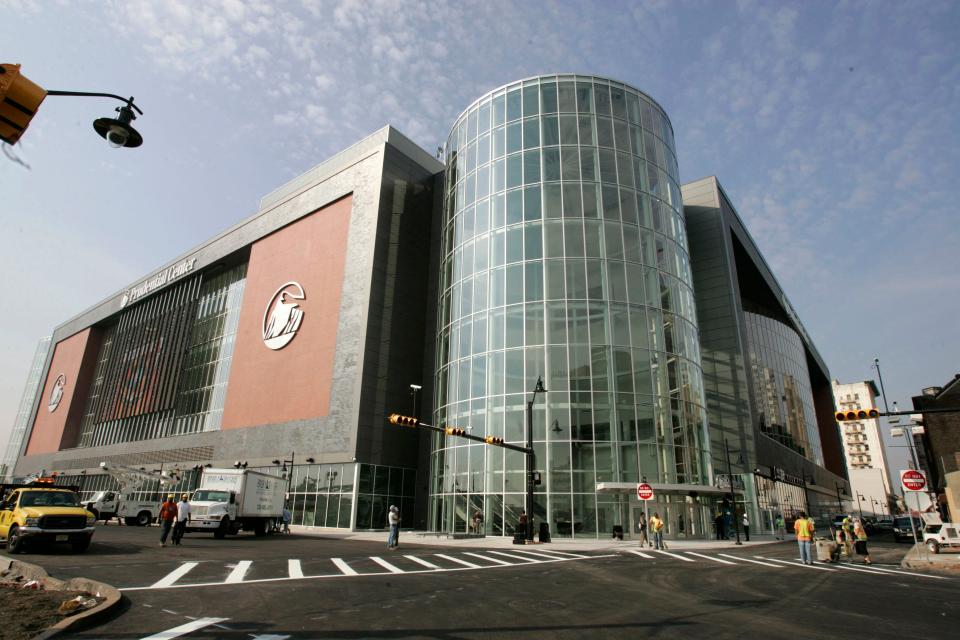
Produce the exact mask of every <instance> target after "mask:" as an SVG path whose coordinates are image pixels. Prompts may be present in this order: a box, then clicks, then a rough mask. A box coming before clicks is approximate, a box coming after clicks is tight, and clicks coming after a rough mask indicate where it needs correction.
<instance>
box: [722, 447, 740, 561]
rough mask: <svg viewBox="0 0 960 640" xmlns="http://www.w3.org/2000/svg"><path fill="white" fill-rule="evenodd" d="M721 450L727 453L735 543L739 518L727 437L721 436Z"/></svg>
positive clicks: (738, 533)
mask: <svg viewBox="0 0 960 640" xmlns="http://www.w3.org/2000/svg"><path fill="white" fill-rule="evenodd" d="M723 450H724V451H725V452H726V454H727V482H729V483H730V502H731V504H732V505H733V529H734V531H736V532H737V544H743V543H742V542H740V520H739V519H738V518H737V496H736V494H735V493H734V492H733V467H732V466H731V465H730V445H728V444H727V438H726V437H724V438H723Z"/></svg>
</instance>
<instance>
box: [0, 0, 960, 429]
mask: <svg viewBox="0 0 960 640" xmlns="http://www.w3.org/2000/svg"><path fill="white" fill-rule="evenodd" d="M0 15H2V16H3V19H2V20H0V61H3V62H19V63H21V64H22V65H23V72H24V73H25V74H26V75H27V76H28V77H30V78H31V79H33V80H34V81H36V82H38V83H39V84H41V85H42V86H43V87H45V88H47V89H67V90H87V91H105V92H110V93H118V94H122V95H133V96H135V97H136V101H137V104H138V105H140V106H141V108H142V109H143V110H144V112H145V115H144V116H142V117H141V118H140V119H139V120H137V122H136V123H135V124H136V126H137V127H138V128H139V130H140V131H141V132H142V134H143V136H144V138H145V143H144V145H143V147H141V148H140V149H136V150H129V149H121V150H114V149H110V148H108V147H107V146H106V144H104V143H103V141H102V140H101V139H100V138H99V137H97V136H96V135H95V134H94V132H93V130H92V128H91V126H90V122H91V121H92V120H93V119H94V118H96V117H101V116H106V115H110V114H111V112H112V110H113V108H114V106H116V105H115V103H113V102H111V101H108V100H95V99H81V98H55V97H50V98H48V99H47V101H46V102H45V103H44V105H43V106H42V109H41V111H40V113H39V114H38V115H37V116H36V118H35V119H34V121H33V123H32V124H31V126H30V129H29V131H28V133H27V134H26V135H25V136H24V138H23V140H22V142H21V144H19V145H18V146H16V147H15V148H13V149H10V148H5V149H4V151H5V152H7V154H9V155H13V156H15V158H17V159H18V160H19V161H20V162H22V163H24V164H26V165H29V169H27V168H26V167H24V166H23V165H21V164H19V163H18V162H15V161H13V160H11V159H9V158H8V157H4V156H0V237H2V251H0V273H2V277H0V317H2V318H3V325H2V331H0V362H2V368H0V443H5V442H6V438H7V435H6V434H7V430H8V428H9V426H10V424H11V423H12V421H13V418H14V416H15V414H16V408H17V403H18V401H19V398H20V394H21V393H22V391H23V382H24V378H25V376H26V373H27V370H28V367H29V364H30V359H31V356H32V353H33V350H34V347H35V345H36V342H37V339H38V338H39V337H40V336H42V335H45V334H48V333H49V332H50V331H51V330H52V328H53V327H54V326H55V325H57V324H59V323H61V322H62V321H64V320H65V319H67V318H68V317H70V316H72V315H74V314H75V313H77V312H79V311H80V310H82V309H85V308H87V307H88V306H90V305H92V304H93V303H95V302H97V301H99V300H100V299H102V298H104V297H106V296H108V295H111V294H113V293H114V292H117V291H118V290H120V289H122V288H124V287H125V285H127V284H129V283H130V282H131V281H133V280H136V279H137V278H139V277H140V276H142V275H145V274H147V273H148V272H149V271H151V270H152V269H154V268H155V267H157V266H159V265H161V264H162V263H164V262H165V261H167V260H169V259H170V258H172V257H173V256H175V255H178V254H180V253H182V252H184V251H186V250H188V249H190V248H191V247H193V246H194V245H196V244H198V243H200V242H201V241H203V240H205V239H206V238H208V237H210V236H212V235H213V234H215V233H217V232H219V231H222V230H223V229H225V228H227V227H229V226H231V225H232V224H234V223H236V222H237V221H239V220H240V219H242V218H244V217H246V216H248V215H250V214H252V213H253V212H254V211H255V210H256V207H257V202H258V199H259V198H260V197H261V196H263V195H265V194H266V193H268V192H269V191H271V190H273V189H274V188H276V187H278V186H279V185H281V184H283V183H284V182H286V181H287V180H289V179H290V178H292V177H294V176H296V175H298V174H300V173H302V172H303V171H305V170H306V169H308V168H310V167H312V166H313V165H315V164H317V163H318V162H320V161H321V160H323V159H324V158H326V157H328V156H330V155H331V154H333V153H334V152H336V151H337V150H339V149H341V148H343V147H344V146H346V145H348V144H350V143H352V142H354V141H356V140H358V139H359V138H361V137H363V136H364V135H366V134H368V133H370V132H372V131H374V130H375V129H377V128H379V127H381V126H383V125H384V124H387V123H389V124H392V125H394V126H396V127H397V128H398V129H400V130H401V131H402V132H404V133H405V134H407V135H408V136H410V137H411V138H413V139H414V140H415V141H416V142H418V143H419V144H421V145H422V146H423V147H424V148H426V149H431V150H432V149H435V148H436V147H437V145H438V144H440V143H441V142H442V141H443V140H444V139H445V138H446V134H447V128H448V126H449V125H450V123H452V122H453V121H454V119H455V118H456V116H457V114H458V113H459V112H460V111H461V110H462V109H463V108H464V107H466V106H467V105H468V104H469V103H470V102H471V101H473V100H474V99H475V98H476V97H478V96H479V95H481V94H483V93H484V92H486V91H488V90H489V89H492V88H494V87H496V86H499V85H501V84H504V83H506V82H509V81H511V80H514V79H518V78H522V77H526V76H530V75H536V74H540V73H551V72H580V73H587V74H597V75H604V76H609V77H613V78H617V79H620V80H623V81H625V82H628V83H630V84H632V85H634V86H636V87H639V88H641V89H643V90H644V91H646V92H647V93H649V94H650V95H651V96H653V97H654V98H655V99H656V100H658V101H659V102H660V104H661V105H663V107H664V108H665V109H666V111H667V113H668V114H669V115H670V117H671V119H672V121H673V125H674V129H675V131H676V139H677V145H678V156H679V163H680V173H681V178H682V180H683V181H689V180H694V179H697V178H700V177H702V176H705V175H710V174H715V175H717V176H718V177H719V178H720V180H721V182H722V183H723V184H724V186H725V188H726V190H727V192H728V193H729V195H730V196H731V198H732V199H733V200H734V202H735V204H736V206H737V208H738V210H739V212H740V214H741V215H742V216H743V217H744V219H745V220H746V222H747V225H748V227H749V229H750V231H751V233H752V234H753V236H754V238H755V239H756V241H757V243H758V244H759V246H760V248H761V249H762V250H763V251H764V253H765V255H766V257H767V260H768V261H769V262H770V263H771V265H772V266H773V268H774V270H775V271H776V273H777V275H778V277H779V279H780V282H781V284H782V285H783V286H784V288H785V290H786V291H787V293H788V295H789V296H790V298H791V301H792V303H793V306H794V307H795V308H796V310H797V312H798V314H799V315H800V317H801V318H802V319H803V320H804V323H805V325H806V327H807V329H808V331H809V333H810V334H811V335H812V337H813V339H814V340H815V341H816V343H817V345H818V347H819V349H820V351H821V353H822V354H823V356H824V358H825V359H826V361H827V363H828V365H829V367H830V369H831V372H832V374H833V376H834V377H835V378H839V379H840V380H842V381H855V380H865V379H869V378H872V377H873V376H874V371H873V370H872V369H871V364H872V363H873V358H874V357H875V356H876V357H879V358H880V359H881V364H882V366H883V374H884V382H885V384H886V388H887V391H888V394H889V399H890V400H894V399H896V400H899V402H900V404H901V406H904V405H906V406H909V398H910V396H911V395H914V394H916V393H918V392H919V391H920V389H921V388H923V387H926V386H930V385H938V384H942V383H944V382H945V381H947V380H948V379H949V378H951V377H952V376H953V375H954V374H955V373H957V372H958V371H960V358H958V355H960V347H958V340H957V337H956V330H955V327H956V320H957V316H958V311H960V302H958V300H960V291H958V289H960V279H958V278H957V254H958V250H960V237H958V231H957V228H958V226H957V217H956V213H955V210H954V206H955V203H956V202H957V199H958V198H957V193H956V191H957V182H958V179H960V152H958V150H957V149H958V142H960V135H958V134H960V118H958V116H957V114H958V113H960V55H958V54H960V45H958V42H960V39H958V38H957V34H958V33H960V4H958V3H956V2H950V1H937V0H925V1H922V2H910V1H907V2H903V1H900V2H879V1H873V2H855V1H847V2H829V3H828V2H797V3H787V2H758V1H753V0H742V1H739V2H732V1H731V2H723V1H712V2H708V1H669V2H668V1H666V0H652V1H649V2H632V3H615V2H595V3H564V2H560V3H540V2H519V1H516V2H506V3H505V2H497V1H492V2H491V1H486V2H482V3H480V2H443V1H441V0H430V1H428V2H416V1H413V0H406V1H403V2H387V1H371V0H363V1H359V0H344V1H341V2H333V1H329V2H328V1H326V0H301V1H300V2H294V1H288V2H269V1H265V0H264V1H262V0H250V1H246V0H218V1H215V0H202V1H184V0H164V1H163V2H160V1H157V2H150V1H147V0H123V1H122V2H112V1H100V2H79V1H78V2H54V1H44V0H0ZM951 194H953V195H951Z"/></svg>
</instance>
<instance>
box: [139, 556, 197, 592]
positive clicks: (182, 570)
mask: <svg viewBox="0 0 960 640" xmlns="http://www.w3.org/2000/svg"><path fill="white" fill-rule="evenodd" d="M198 564H200V563H199V562H184V563H183V564H182V565H180V566H179V567H177V568H176V569H174V570H173V571H171V572H170V573H168V574H167V575H165V576H164V577H162V578H160V579H159V580H157V581H156V582H154V583H153V584H152V585H150V587H151V588H152V589H163V588H164V587H169V586H170V585H172V584H174V583H175V582H176V581H177V580H179V579H180V578H182V577H183V576H185V575H187V574H188V573H190V570H191V569H193V568H194V567H195V566H197V565H198Z"/></svg>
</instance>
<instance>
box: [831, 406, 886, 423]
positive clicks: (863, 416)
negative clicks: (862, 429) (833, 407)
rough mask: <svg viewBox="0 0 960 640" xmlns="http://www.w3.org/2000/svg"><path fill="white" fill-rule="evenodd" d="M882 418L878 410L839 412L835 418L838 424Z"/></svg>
mask: <svg viewBox="0 0 960 640" xmlns="http://www.w3.org/2000/svg"><path fill="white" fill-rule="evenodd" d="M879 416H880V412H879V411H878V410H876V409H857V410H852V409H851V410H850V411H837V412H836V413H835V414H834V417H835V418H836V419H837V422H855V421H857V420H873V419H874V418H877V417H879Z"/></svg>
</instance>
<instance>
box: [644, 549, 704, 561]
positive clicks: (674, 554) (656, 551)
mask: <svg viewBox="0 0 960 640" xmlns="http://www.w3.org/2000/svg"><path fill="white" fill-rule="evenodd" d="M654 553H661V554H663V555H665V556H669V557H671V558H676V559H677V560H683V561H684V562H696V560H691V559H690V558H684V557H683V556H681V555H677V554H676V553H670V552H669V551H662V550H660V549H655V550H654Z"/></svg>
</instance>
